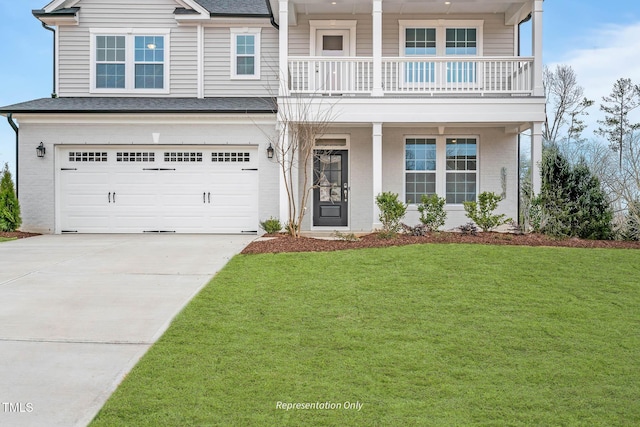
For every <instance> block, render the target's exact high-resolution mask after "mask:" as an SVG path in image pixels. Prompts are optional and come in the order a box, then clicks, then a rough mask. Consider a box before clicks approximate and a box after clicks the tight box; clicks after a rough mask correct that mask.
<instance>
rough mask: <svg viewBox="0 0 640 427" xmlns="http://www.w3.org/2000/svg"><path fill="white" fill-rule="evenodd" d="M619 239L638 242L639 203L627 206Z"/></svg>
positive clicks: (639, 236) (639, 234) (639, 237)
mask: <svg viewBox="0 0 640 427" xmlns="http://www.w3.org/2000/svg"><path fill="white" fill-rule="evenodd" d="M621 237H622V238H623V239H624V240H640V201H635V202H632V203H630V204H629V209H628V211H627V216H626V218H625V223H624V225H623V226H622V232H621Z"/></svg>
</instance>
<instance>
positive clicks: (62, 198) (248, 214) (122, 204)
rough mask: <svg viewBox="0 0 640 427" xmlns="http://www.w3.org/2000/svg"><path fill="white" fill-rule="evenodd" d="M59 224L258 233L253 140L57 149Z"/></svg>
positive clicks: (85, 228)
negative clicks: (232, 144) (249, 144)
mask: <svg viewBox="0 0 640 427" xmlns="http://www.w3.org/2000/svg"><path fill="white" fill-rule="evenodd" d="M57 158H58V165H59V168H58V179H59V182H58V187H57V188H58V200H59V205H58V206H59V210H58V212H59V230H60V231H61V232H63V233H64V232H74V233H143V232H168V233H170V232H176V233H255V232H257V230H258V169H257V164H258V160H257V150H256V148H255V147H226V146H225V147H216V146H208V147H206V148H205V147H202V146H200V147H192V146H175V147H174V146H166V147H155V146H154V147H148V146H127V147H104V146H82V147H63V148H59V149H58V157H57Z"/></svg>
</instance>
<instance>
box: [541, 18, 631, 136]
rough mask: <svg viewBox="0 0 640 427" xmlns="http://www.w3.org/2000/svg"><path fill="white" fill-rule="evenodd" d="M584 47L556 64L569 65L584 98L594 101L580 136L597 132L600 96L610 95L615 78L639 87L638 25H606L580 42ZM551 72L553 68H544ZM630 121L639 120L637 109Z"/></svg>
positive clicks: (568, 54) (551, 65)
mask: <svg viewBox="0 0 640 427" xmlns="http://www.w3.org/2000/svg"><path fill="white" fill-rule="evenodd" d="M583 43H584V46H585V47H582V48H579V49H575V50H571V51H568V52H566V53H565V54H564V55H561V56H560V57H561V60H560V61H559V62H558V63H562V64H566V65H570V66H571V67H572V68H573V69H574V71H575V72H576V75H577V77H578V83H579V84H580V85H581V86H582V87H584V91H585V96H586V97H587V98H589V99H593V100H594V101H595V105H594V106H593V107H592V108H591V109H590V111H589V113H590V115H589V117H588V119H587V123H588V125H589V127H588V129H587V132H586V133H585V135H584V136H591V135H590V132H593V131H594V130H595V129H597V127H598V124H597V122H596V120H597V119H600V118H602V117H603V116H602V114H601V112H600V111H599V108H600V103H601V102H602V97H603V96H608V95H609V94H610V93H611V90H612V88H613V84H614V83H615V82H616V80H618V79H619V78H630V79H631V80H632V81H633V82H634V83H635V84H640V22H638V23H635V24H631V25H626V26H621V25H608V26H606V27H602V28H598V29H595V30H594V31H593V33H592V35H591V36H590V37H589V38H587V39H585V40H583ZM548 65H549V66H550V67H551V68H553V67H555V65H556V64H548ZM632 118H633V119H634V120H636V121H639V120H640V109H639V110H636V111H634V113H633V117H632Z"/></svg>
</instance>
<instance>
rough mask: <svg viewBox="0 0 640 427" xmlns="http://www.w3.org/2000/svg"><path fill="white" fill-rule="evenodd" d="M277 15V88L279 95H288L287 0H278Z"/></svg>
mask: <svg viewBox="0 0 640 427" xmlns="http://www.w3.org/2000/svg"><path fill="white" fill-rule="evenodd" d="M279 6H280V13H279V15H278V25H279V26H280V30H279V44H280V47H279V49H280V56H279V63H278V64H279V65H278V67H279V71H280V73H279V76H278V78H279V82H280V83H279V85H278V86H279V90H278V94H279V95H280V96H288V95H289V71H288V70H289V0H280V3H279Z"/></svg>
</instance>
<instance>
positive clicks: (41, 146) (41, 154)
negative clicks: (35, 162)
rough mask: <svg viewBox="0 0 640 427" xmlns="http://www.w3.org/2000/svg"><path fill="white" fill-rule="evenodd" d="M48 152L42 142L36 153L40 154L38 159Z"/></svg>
mask: <svg viewBox="0 0 640 427" xmlns="http://www.w3.org/2000/svg"><path fill="white" fill-rule="evenodd" d="M46 152H47V149H46V148H45V147H44V144H43V143H42V142H41V143H40V145H38V146H37V147H36V153H38V157H40V158H42V157H44V154H45V153H46Z"/></svg>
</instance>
